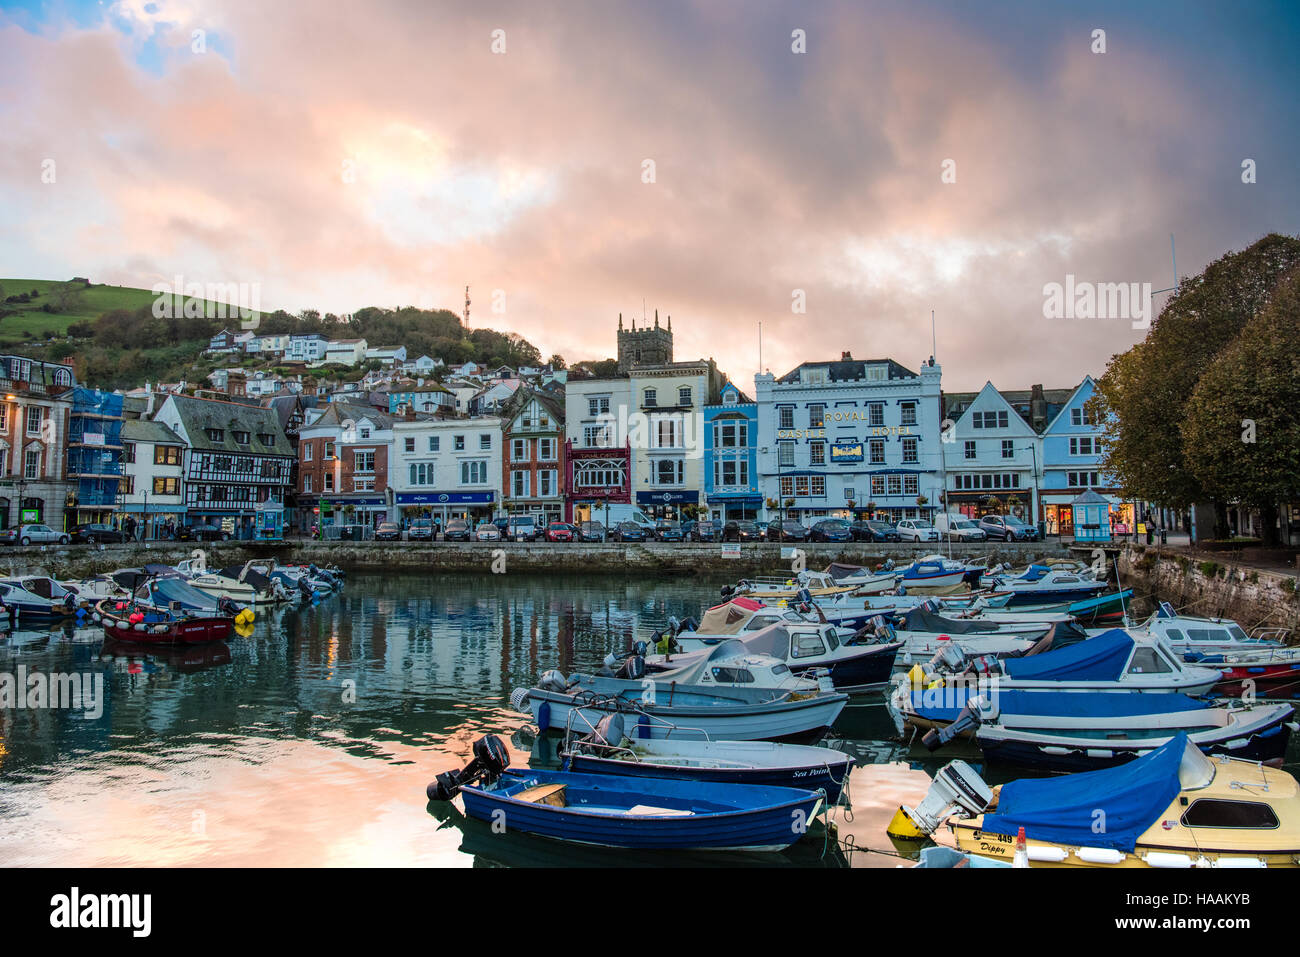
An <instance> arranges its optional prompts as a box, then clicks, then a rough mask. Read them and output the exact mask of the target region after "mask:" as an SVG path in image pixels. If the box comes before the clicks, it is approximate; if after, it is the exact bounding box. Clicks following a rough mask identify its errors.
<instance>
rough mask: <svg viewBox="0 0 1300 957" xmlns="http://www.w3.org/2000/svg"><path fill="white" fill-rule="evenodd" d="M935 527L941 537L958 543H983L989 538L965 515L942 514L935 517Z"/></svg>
mask: <svg viewBox="0 0 1300 957" xmlns="http://www.w3.org/2000/svg"><path fill="white" fill-rule="evenodd" d="M934 527H935V528H937V529H938V530H939V534H940V535H947V536H948V537H949V538H951V539H952V540H953V541H956V542H982V541H984V540H985V539H987V538H988V535H987V534H985V532H984V530H983V529H981V528H980V527H979V526H978V525H976V524H975V523H974V522H972V521H971V520H970V519H969V518H967V517H966V516H965V515H956V514H952V515H949V514H946V513H943V512H941V513H939V514H938V515H936V516H935V517H934Z"/></svg>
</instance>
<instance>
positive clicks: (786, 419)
mask: <svg viewBox="0 0 1300 957" xmlns="http://www.w3.org/2000/svg"><path fill="white" fill-rule="evenodd" d="M776 427H777V428H778V429H793V428H794V407H793V406H782V407H781V408H780V409H778V410H777V426H776Z"/></svg>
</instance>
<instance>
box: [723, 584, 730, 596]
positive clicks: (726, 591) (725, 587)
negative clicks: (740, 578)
mask: <svg viewBox="0 0 1300 957" xmlns="http://www.w3.org/2000/svg"><path fill="white" fill-rule="evenodd" d="M731 590H732V589H731V586H730V585H723V586H722V597H723V598H730V597H731Z"/></svg>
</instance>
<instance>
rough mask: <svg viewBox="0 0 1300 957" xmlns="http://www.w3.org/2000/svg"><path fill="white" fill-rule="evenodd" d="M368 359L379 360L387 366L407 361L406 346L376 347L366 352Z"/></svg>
mask: <svg viewBox="0 0 1300 957" xmlns="http://www.w3.org/2000/svg"><path fill="white" fill-rule="evenodd" d="M366 359H367V360H370V359H378V360H379V361H380V362H381V363H383V364H384V365H386V366H392V365H397V364H399V363H402V362H405V361H406V346H376V347H375V348H373V349H367V350H366Z"/></svg>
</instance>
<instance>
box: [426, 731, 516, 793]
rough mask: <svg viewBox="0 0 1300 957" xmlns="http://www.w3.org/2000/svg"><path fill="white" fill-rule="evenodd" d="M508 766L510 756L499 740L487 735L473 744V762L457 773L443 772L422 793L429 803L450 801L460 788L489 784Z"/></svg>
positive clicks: (493, 735)
mask: <svg viewBox="0 0 1300 957" xmlns="http://www.w3.org/2000/svg"><path fill="white" fill-rule="evenodd" d="M509 765H510V754H509V752H507V751H506V746H505V745H504V744H502V743H501V739H500V738H498V737H497V736H496V735H495V734H489V735H486V736H485V737H482V738H479V739H478V740H477V741H475V742H474V760H472V761H470V763H469V764H467V765H465V767H463V768H462V769H461V770H459V771H444V772H442V774H439V775H438V776H437V777H436V778H434V780H433V783H431V784H430V785H429V786H428V787H427V788H425V790H424V793H425V794H426V795H428V797H429V800H430V801H450V800H451V799H452V798H454V797H455V796H456V794H457V792H459V791H460V789H461V787H462V786H463V785H466V784H474V783H476V782H477V781H480V780H482V781H483V783H484V784H491V783H492V782H493V781H495V780H496V779H497V778H498V777H500V776H501V772H502V771H504V770H505V769H506V768H507V767H508V766H509Z"/></svg>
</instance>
